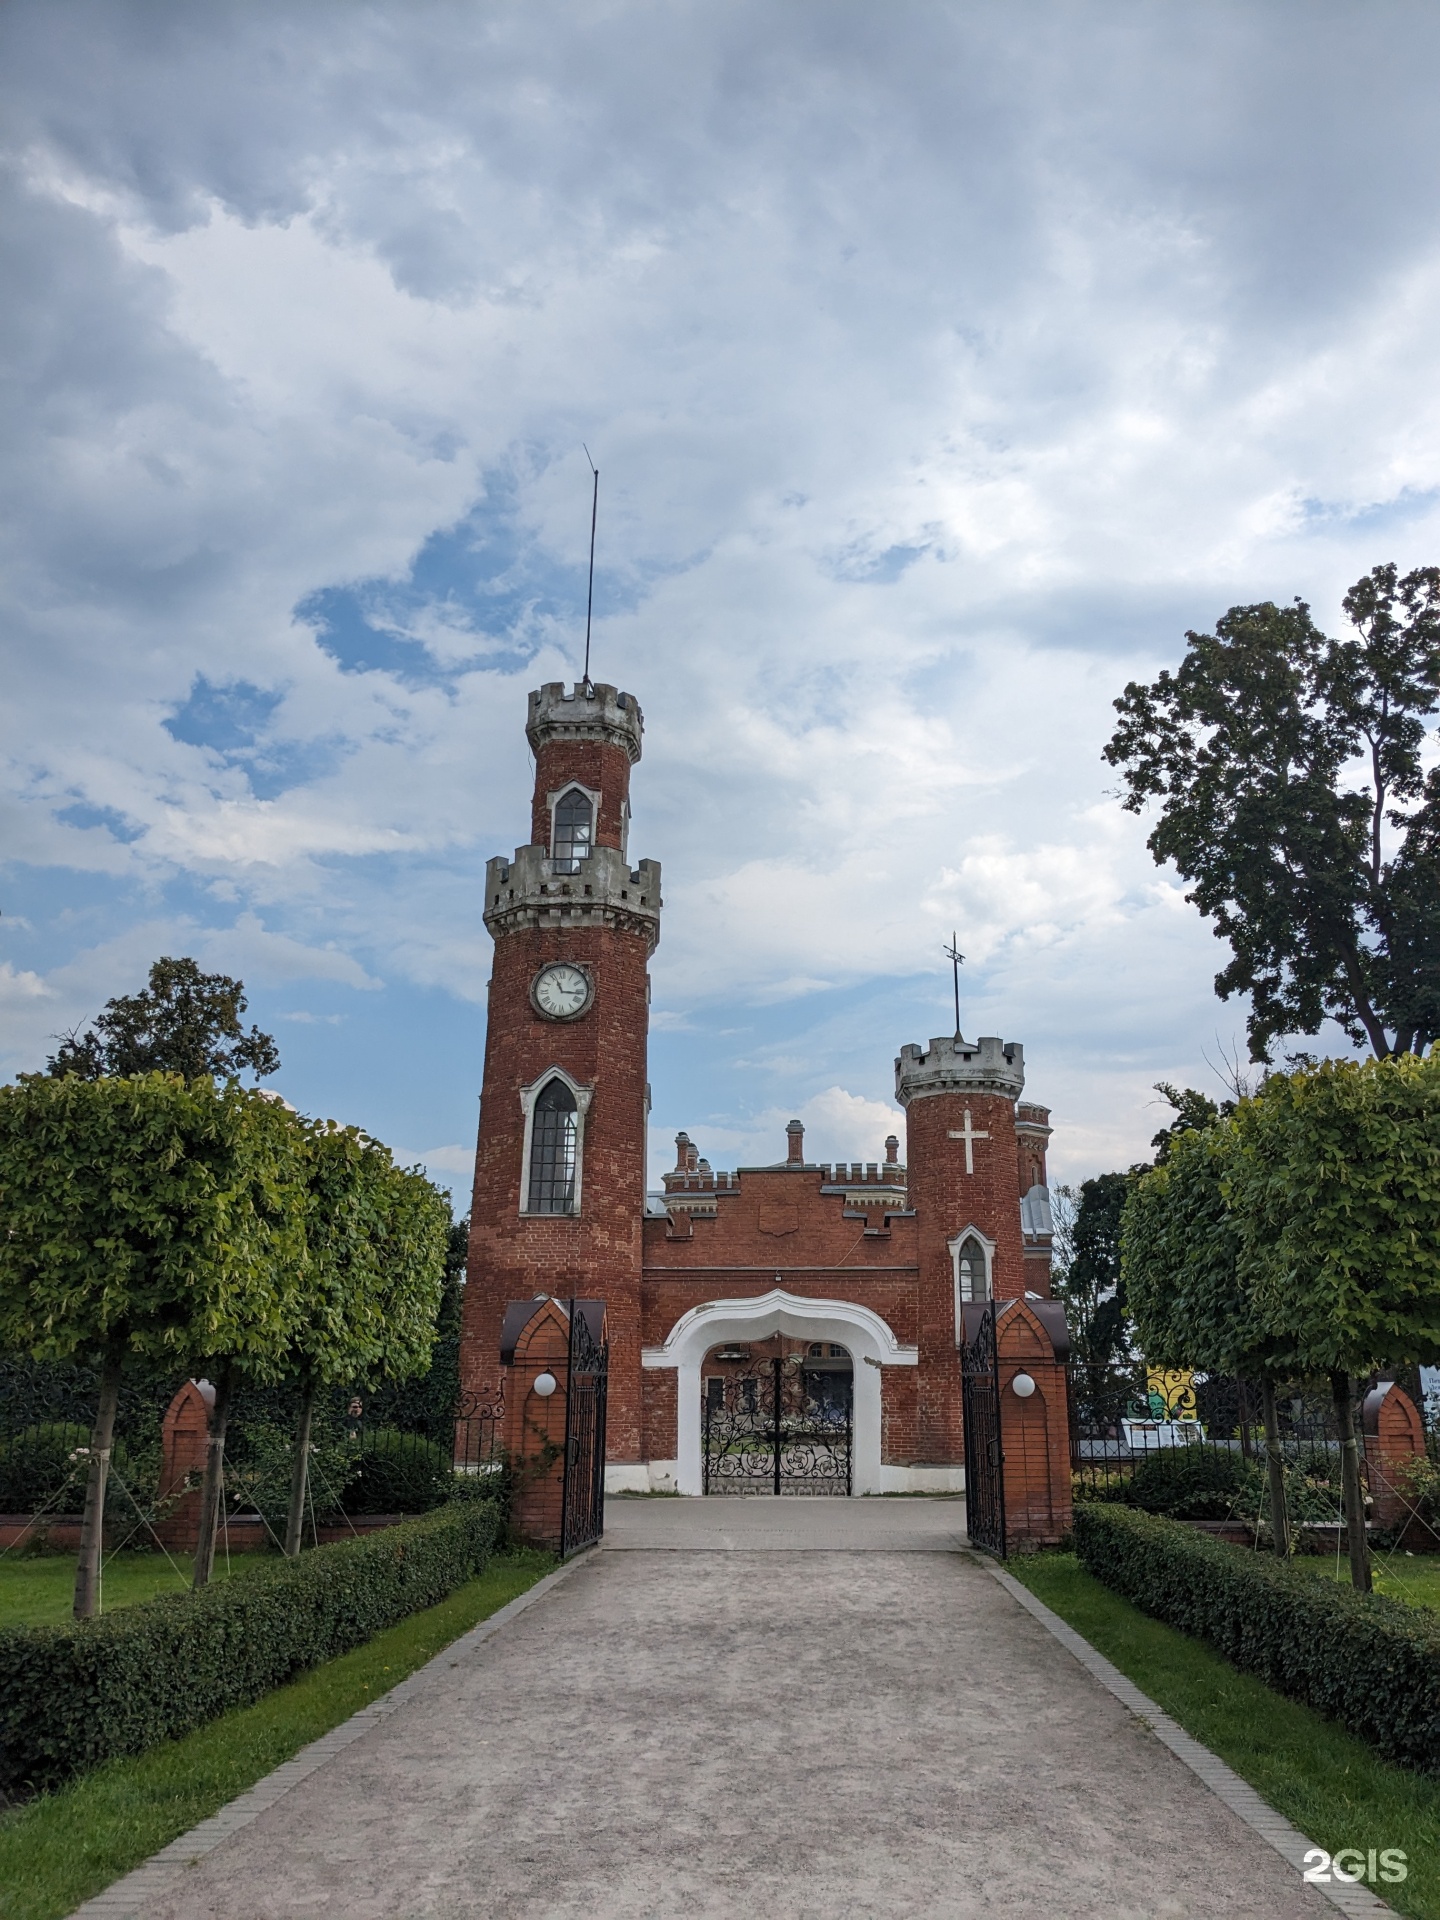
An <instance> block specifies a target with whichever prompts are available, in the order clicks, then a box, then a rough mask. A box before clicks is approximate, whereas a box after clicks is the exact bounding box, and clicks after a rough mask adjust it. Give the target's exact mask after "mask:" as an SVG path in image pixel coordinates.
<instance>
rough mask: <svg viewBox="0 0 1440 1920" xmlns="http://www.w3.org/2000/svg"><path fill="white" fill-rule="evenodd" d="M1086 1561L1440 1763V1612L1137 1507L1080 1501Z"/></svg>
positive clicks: (1173, 1619) (1370, 1729)
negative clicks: (1365, 1590)
mask: <svg viewBox="0 0 1440 1920" xmlns="http://www.w3.org/2000/svg"><path fill="white" fill-rule="evenodd" d="M1074 1527H1075V1546H1076V1550H1077V1552H1078V1553H1079V1556H1080V1563H1081V1565H1082V1566H1083V1567H1084V1568H1085V1569H1086V1571H1087V1572H1088V1573H1092V1574H1094V1576H1095V1578H1096V1579H1097V1580H1100V1581H1102V1582H1103V1583H1104V1584H1105V1585H1106V1586H1107V1587H1109V1588H1110V1590H1111V1591H1112V1592H1113V1593H1118V1594H1119V1595H1120V1596H1121V1598H1122V1599H1125V1600H1128V1601H1130V1602H1131V1603H1132V1605H1134V1606H1137V1607H1139V1608H1140V1610H1141V1611H1142V1612H1143V1613H1148V1614H1151V1615H1153V1617H1154V1618H1155V1619H1157V1620H1163V1621H1164V1622H1165V1624H1166V1625H1167V1626H1171V1627H1178V1628H1179V1629H1180V1631H1181V1632H1182V1633H1189V1634H1193V1635H1194V1636H1195V1638H1196V1639H1199V1640H1204V1641H1206V1642H1207V1643H1208V1644H1209V1645H1210V1646H1212V1647H1214V1649H1215V1651H1216V1652H1217V1653H1221V1654H1223V1655H1224V1656H1225V1658H1226V1659H1227V1660H1229V1661H1231V1662H1233V1664H1234V1665H1235V1666H1237V1667H1242V1668H1244V1670H1245V1671H1246V1672H1247V1673H1253V1674H1256V1675H1258V1677H1259V1678H1260V1679H1261V1680H1263V1681H1264V1682H1265V1683H1266V1685H1267V1686H1271V1687H1274V1688H1275V1690H1276V1691H1277V1692H1278V1693H1285V1694H1289V1696H1290V1697H1291V1699H1293V1700H1302V1701H1304V1703H1305V1704H1306V1705H1307V1706H1310V1707H1314V1708H1316V1709H1317V1711H1318V1712H1320V1713H1324V1714H1328V1715H1329V1716H1330V1718H1331V1719H1333V1720H1338V1721H1339V1722H1340V1724H1341V1725H1342V1726H1344V1727H1346V1728H1348V1729H1349V1731H1350V1732H1351V1733H1353V1734H1356V1735H1357V1736H1358V1737H1359V1738H1360V1739H1362V1740H1366V1741H1368V1742H1369V1743H1370V1745H1371V1746H1373V1747H1374V1748H1375V1749H1376V1750H1377V1751H1378V1752H1379V1753H1382V1754H1383V1755H1384V1756H1385V1758H1386V1759H1387V1760H1394V1761H1396V1762H1398V1764H1399V1765H1401V1766H1404V1767H1411V1768H1414V1769H1415V1771H1417V1772H1419V1773H1440V1616H1437V1615H1436V1614H1435V1613H1433V1612H1431V1611H1429V1610H1427V1609H1424V1608H1420V1607H1407V1606H1403V1605H1401V1603H1400V1602H1399V1601H1398V1600H1387V1599H1384V1598H1382V1597H1381V1596H1380V1595H1378V1594H1362V1593H1356V1592H1355V1591H1354V1589H1353V1588H1351V1587H1342V1586H1338V1585H1336V1584H1335V1583H1334V1582H1333V1581H1330V1580H1326V1579H1322V1578H1317V1577H1316V1576H1315V1575H1314V1574H1308V1573H1302V1572H1300V1571H1299V1570H1298V1569H1297V1568H1294V1567H1289V1566H1286V1565H1285V1564H1284V1563H1283V1562H1281V1561H1279V1560H1275V1559H1271V1558H1268V1557H1266V1556H1263V1555H1260V1554H1245V1553H1241V1552H1238V1551H1237V1550H1236V1549H1235V1548H1233V1547H1227V1546H1224V1545H1222V1544H1221V1543H1220V1542H1219V1541H1216V1540H1211V1539H1208V1538H1207V1537H1206V1536H1205V1535H1204V1534H1198V1533H1194V1532H1192V1531H1191V1530H1190V1528H1189V1527H1186V1526H1184V1525H1182V1524H1180V1523H1179V1522H1177V1521H1174V1520H1163V1519H1160V1518H1159V1517H1158V1516H1157V1515H1155V1514H1149V1513H1141V1512H1139V1511H1137V1510H1136V1509H1135V1508H1133V1507H1118V1506H1106V1505H1102V1504H1092V1505H1081V1506H1077V1507H1076V1509H1075V1519H1074Z"/></svg>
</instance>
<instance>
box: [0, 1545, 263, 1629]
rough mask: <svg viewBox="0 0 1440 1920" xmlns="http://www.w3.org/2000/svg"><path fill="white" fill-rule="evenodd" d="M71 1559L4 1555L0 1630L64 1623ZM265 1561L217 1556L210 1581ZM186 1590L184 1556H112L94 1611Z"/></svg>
mask: <svg viewBox="0 0 1440 1920" xmlns="http://www.w3.org/2000/svg"><path fill="white" fill-rule="evenodd" d="M75 1558H76V1556H75V1555H74V1554H73V1553H47V1554H42V1555H39V1556H36V1557H34V1558H31V1559H21V1558H19V1557H18V1556H17V1555H15V1554H14V1553H8V1554H6V1555H5V1556H4V1558H3V1559H0V1627H46V1626H59V1625H61V1624H62V1623H63V1622H64V1621H66V1620H69V1619H70V1618H71V1615H72V1610H73V1608H74V1603H75ZM269 1562H270V1556H269V1555H268V1554H265V1553H243V1554H236V1555H235V1557H234V1559H233V1560H232V1561H231V1562H230V1566H229V1569H228V1570H227V1568H226V1565H225V1561H224V1558H223V1557H221V1556H217V1558H216V1561H215V1578H216V1579H217V1580H224V1579H226V1578H227V1577H228V1574H229V1573H243V1572H244V1571H245V1569H246V1568H247V1567H249V1566H265V1565H267V1564H269ZM189 1588H190V1562H189V1559H188V1558H184V1559H182V1558H181V1557H180V1556H179V1555H178V1554H177V1555H176V1556H175V1564H174V1565H173V1566H172V1565H171V1563H170V1561H169V1560H167V1559H166V1558H165V1555H164V1554H163V1553H117V1554H116V1555H115V1556H114V1558H113V1559H111V1560H107V1561H106V1563H105V1568H104V1572H103V1575H102V1578H101V1588H100V1601H101V1608H100V1610H101V1612H102V1613H114V1612H115V1610H116V1609H117V1608H118V1607H133V1606H134V1605H135V1603H136V1602H137V1601H138V1600H153V1599H154V1598H155V1596H156V1594H157V1593H187V1592H188V1591H189Z"/></svg>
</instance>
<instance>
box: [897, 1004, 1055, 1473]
mask: <svg viewBox="0 0 1440 1920" xmlns="http://www.w3.org/2000/svg"><path fill="white" fill-rule="evenodd" d="M1024 1087H1025V1052H1024V1048H1023V1047H1021V1046H1020V1044H1019V1043H1018V1042H1017V1041H1011V1040H1006V1041H1001V1040H998V1039H995V1038H993V1037H987V1038H985V1039H982V1040H973V1041H967V1040H962V1039H961V1038H960V1037H959V1036H958V1035H956V1036H955V1037H953V1038H951V1037H948V1036H947V1037H944V1038H941V1039H938V1040H932V1041H931V1042H930V1045H929V1047H928V1048H927V1049H923V1050H922V1049H921V1048H920V1047H918V1046H906V1047H902V1048H901V1049H900V1057H899V1058H898V1059H897V1060H896V1062H895V1098H896V1099H897V1100H898V1101H899V1103H900V1105H901V1106H902V1107H904V1108H905V1131H906V1159H907V1160H908V1161H909V1164H910V1204H911V1206H912V1207H913V1208H914V1209H915V1213H916V1218H917V1222H918V1231H917V1244H916V1257H917V1261H918V1264H919V1295H920V1316H919V1318H920V1325H919V1334H920V1368H921V1377H922V1381H923V1382H924V1385H923V1388H922V1393H921V1399H920V1406H919V1410H918V1411H919V1443H920V1450H921V1456H922V1458H924V1459H926V1460H953V1459H955V1458H956V1457H957V1456H958V1454H959V1452H960V1450H961V1446H962V1435H961V1420H960V1364H959V1351H958V1344H957V1330H958V1302H957V1291H959V1290H960V1289H961V1288H962V1287H963V1286H964V1285H967V1284H968V1285H970V1286H974V1285H975V1284H976V1283H977V1282H978V1283H979V1284H980V1285H982V1286H983V1285H984V1284H985V1283H986V1282H987V1281H988V1285H989V1289H990V1291H991V1293H993V1294H994V1295H995V1296H996V1297H997V1298H999V1299H1013V1298H1015V1297H1017V1296H1018V1295H1021V1294H1023V1293H1024V1291H1025V1265H1024V1246H1023V1242H1022V1239H1021V1232H1020V1207H1019V1197H1020V1196H1019V1193H1018V1191H1017V1181H1016V1152H1017V1148H1016V1140H1015V1103H1016V1101H1017V1100H1018V1099H1019V1097H1020V1095H1021V1093H1022V1092H1023V1091H1024ZM967 1229H969V1230H972V1232H973V1239H972V1240H971V1241H970V1246H971V1248H973V1250H974V1263H973V1264H972V1265H970V1266H969V1267H967V1268H965V1269H964V1272H963V1275H962V1271H961V1265H960V1256H961V1253H962V1251H963V1250H965V1247H966V1234H967ZM982 1254H983V1260H982V1258H981V1256H982Z"/></svg>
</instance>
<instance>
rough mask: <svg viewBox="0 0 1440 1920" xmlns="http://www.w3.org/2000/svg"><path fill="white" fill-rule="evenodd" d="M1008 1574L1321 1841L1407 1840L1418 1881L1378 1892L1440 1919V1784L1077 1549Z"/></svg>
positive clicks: (1334, 1845) (1333, 1844) (1016, 1566)
mask: <svg viewBox="0 0 1440 1920" xmlns="http://www.w3.org/2000/svg"><path fill="white" fill-rule="evenodd" d="M1318 1565H1319V1563H1318V1562H1317V1566H1318ZM1007 1571H1008V1572H1010V1573H1013V1574H1014V1576H1015V1578H1016V1579H1017V1580H1021V1581H1023V1582H1024V1584H1025V1585H1026V1586H1027V1587H1029V1589H1030V1591H1031V1592H1032V1593H1033V1594H1035V1596H1036V1597H1037V1598H1038V1599H1040V1600H1043V1601H1044V1603H1045V1605H1046V1606H1047V1607H1050V1608H1052V1609H1053V1610H1054V1611H1055V1612H1056V1613H1058V1614H1059V1615H1060V1617H1061V1619H1063V1620H1065V1621H1068V1623H1069V1624H1070V1625H1071V1626H1072V1627H1074V1629H1075V1630H1076V1632H1077V1633H1080V1634H1082V1635H1083V1636H1084V1637H1085V1639H1087V1640H1088V1641H1089V1642H1090V1644H1091V1646H1093V1647H1095V1648H1096V1649H1097V1650H1098V1651H1099V1652H1100V1653H1103V1654H1104V1655H1105V1657H1106V1659H1107V1660H1111V1661H1113V1662H1114V1664H1115V1665H1116V1666H1117V1667H1119V1669H1120V1671H1121V1672H1122V1673H1124V1674H1126V1675H1127V1676H1128V1677H1129V1678H1130V1679H1131V1680H1133V1681H1134V1682H1135V1684H1136V1686H1137V1687H1139V1688H1141V1689H1142V1691H1143V1692H1145V1693H1147V1694H1149V1696H1150V1698H1151V1699H1152V1700H1154V1701H1155V1702H1156V1703H1157V1704H1158V1705H1159V1706H1161V1707H1163V1708H1164V1709H1165V1711H1166V1712H1167V1713H1168V1714H1170V1715H1171V1716H1172V1718H1174V1719H1175V1720H1177V1721H1178V1722H1179V1723H1180V1725H1181V1726H1182V1727H1184V1729H1185V1731H1186V1732H1187V1733H1189V1734H1192V1735H1193V1736H1194V1737H1195V1739H1197V1740H1199V1741H1202V1742H1203V1743H1204V1745H1206V1746H1207V1747H1209V1748H1210V1750H1211V1751H1212V1753H1217V1754H1219V1756H1220V1758H1221V1759H1222V1760H1224V1761H1226V1762H1227V1764H1228V1765H1230V1766H1232V1767H1233V1768H1234V1769H1235V1771H1236V1773H1238V1774H1239V1775H1240V1776H1241V1778H1242V1779H1245V1780H1248V1781H1249V1783H1250V1785H1251V1786H1252V1787H1254V1788H1255V1790H1256V1792H1257V1793H1259V1794H1261V1795H1262V1796H1263V1797H1264V1798H1265V1799H1266V1800H1267V1801H1269V1803H1270V1805H1271V1806H1272V1807H1275V1808H1277V1809H1278V1810H1279V1811H1280V1812H1281V1813H1283V1814H1284V1815H1285V1816H1286V1818H1287V1819H1289V1820H1292V1821H1293V1822H1294V1823H1295V1825H1296V1826H1297V1827H1299V1828H1300V1830H1301V1831H1302V1832H1303V1833H1305V1834H1307V1835H1308V1836H1309V1837H1310V1838H1311V1839H1312V1840H1314V1841H1315V1842H1316V1844H1317V1845H1319V1846H1322V1847H1326V1848H1328V1849H1329V1850H1330V1852H1332V1853H1334V1852H1335V1851H1337V1850H1338V1849H1339V1848H1341V1847H1358V1848H1360V1849H1361V1850H1362V1851H1366V1850H1368V1849H1369V1848H1371V1847H1375V1848H1384V1847H1400V1848H1403V1850H1404V1852H1405V1854H1406V1857H1407V1860H1408V1862H1409V1869H1410V1872H1409V1878H1408V1879H1407V1880H1406V1881H1405V1882H1404V1883H1403V1884H1401V1885H1400V1886H1386V1885H1384V1884H1382V1885H1379V1886H1376V1887H1374V1888H1373V1889H1372V1891H1373V1892H1375V1893H1376V1894H1378V1895H1379V1896H1380V1898H1381V1899H1383V1900H1387V1901H1388V1902H1389V1903H1390V1905H1391V1906H1393V1907H1394V1908H1396V1910H1397V1911H1398V1912H1400V1913H1406V1914H1414V1915H1416V1916H1418V1920H1440V1780H1431V1779H1425V1778H1422V1777H1421V1776H1419V1775H1417V1774H1412V1773H1407V1772H1406V1771H1405V1770H1404V1769H1403V1768H1401V1767H1394V1766H1390V1765H1388V1764H1387V1763H1386V1762H1385V1761H1383V1760H1381V1759H1379V1758H1378V1757H1377V1756H1376V1755H1375V1754H1374V1753H1373V1752H1372V1751H1371V1750H1370V1748H1369V1747H1367V1746H1365V1745H1364V1744H1363V1743H1362V1742H1361V1741H1359V1740H1356V1739H1354V1738H1352V1737H1351V1735H1350V1734H1348V1733H1345V1732H1344V1731H1342V1729H1341V1728H1339V1727H1337V1726H1335V1725H1334V1724H1332V1722H1330V1721H1328V1720H1325V1719H1322V1718H1321V1716H1320V1715H1319V1714H1317V1713H1312V1712H1311V1711H1310V1709H1309V1708H1308V1707H1302V1706H1299V1705H1297V1704H1296V1702H1294V1701H1293V1700H1286V1699H1284V1698H1283V1697H1282V1696H1281V1695H1279V1694H1277V1693H1272V1692H1271V1690H1270V1689H1269V1688H1268V1687H1267V1686H1265V1685H1264V1684H1263V1683H1262V1682H1261V1681H1259V1680H1255V1679H1253V1678H1251V1676H1250V1675H1248V1674H1244V1673H1240V1672H1239V1671H1237V1669H1236V1668H1234V1667H1232V1666H1231V1665H1230V1663H1229V1662H1228V1661H1226V1660H1222V1659H1221V1658H1220V1656H1219V1655H1218V1654H1215V1653H1212V1652H1211V1651H1210V1650H1209V1648H1208V1647H1205V1646H1203V1645H1202V1644H1201V1643H1200V1642H1199V1641H1197V1640H1192V1639H1190V1638H1188V1637H1187V1636H1186V1635H1185V1634H1181V1633H1177V1632H1176V1631H1175V1630H1174V1629H1173V1628H1171V1627H1166V1626H1162V1625H1161V1624H1160V1622H1159V1621H1158V1620H1151V1619H1150V1618H1149V1617H1148V1615H1146V1614H1143V1613H1141V1612H1139V1611H1138V1610H1137V1609H1136V1608H1134V1607H1132V1606H1131V1605H1130V1604H1129V1603H1128V1601H1125V1600H1121V1599H1119V1598H1118V1597H1117V1596H1116V1595H1115V1594H1113V1593H1111V1592H1110V1591H1109V1590H1108V1588H1106V1587H1103V1586H1101V1584H1100V1582H1099V1581H1098V1580H1094V1579H1092V1578H1091V1576H1090V1575H1089V1574H1088V1573H1085V1572H1084V1571H1083V1570H1082V1568H1081V1567H1080V1565H1079V1563H1078V1561H1077V1560H1076V1559H1075V1557H1074V1555H1073V1554H1038V1555H1036V1556H1035V1557H1034V1558H1033V1559H1030V1558H1026V1559H1016V1560H1011V1561H1009V1562H1008V1563H1007Z"/></svg>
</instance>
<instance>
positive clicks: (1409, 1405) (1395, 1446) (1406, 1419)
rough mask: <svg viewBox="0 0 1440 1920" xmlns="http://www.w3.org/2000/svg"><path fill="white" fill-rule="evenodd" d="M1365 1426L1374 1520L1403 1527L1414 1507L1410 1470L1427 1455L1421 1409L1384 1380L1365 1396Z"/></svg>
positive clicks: (1371, 1514)
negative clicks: (1408, 1472)
mask: <svg viewBox="0 0 1440 1920" xmlns="http://www.w3.org/2000/svg"><path fill="white" fill-rule="evenodd" d="M1361 1426H1362V1428H1363V1429H1364V1434H1365V1467H1366V1477H1367V1478H1368V1480H1369V1482H1370V1518H1371V1520H1372V1521H1373V1522H1374V1524H1375V1525H1376V1526H1377V1527H1403V1526H1404V1525H1405V1523H1406V1521H1407V1520H1408V1519H1409V1518H1410V1514H1411V1509H1412V1507H1413V1505H1414V1496H1413V1495H1412V1493H1411V1490H1410V1485H1409V1478H1408V1475H1407V1473H1406V1468H1407V1467H1408V1466H1409V1464H1410V1462H1411V1461H1412V1460H1418V1459H1420V1458H1421V1457H1422V1456H1423V1454H1424V1452H1425V1429H1424V1426H1423V1425H1422V1423H1421V1420H1420V1414H1419V1410H1418V1408H1417V1407H1416V1405H1415V1402H1414V1401H1413V1400H1412V1399H1411V1398H1410V1396H1409V1394H1408V1393H1406V1392H1405V1390H1404V1389H1403V1387H1397V1386H1396V1384H1395V1382H1394V1381H1393V1380H1382V1381H1381V1382H1380V1384H1379V1386H1378V1387H1376V1388H1375V1389H1374V1390H1373V1391H1372V1392H1370V1393H1367V1394H1366V1396H1365V1404H1364V1406H1363V1408H1362V1409H1361ZM1425 1544H1426V1545H1427V1546H1428V1545H1430V1544H1431V1542H1430V1541H1429V1540H1427V1541H1426V1543H1425Z"/></svg>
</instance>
